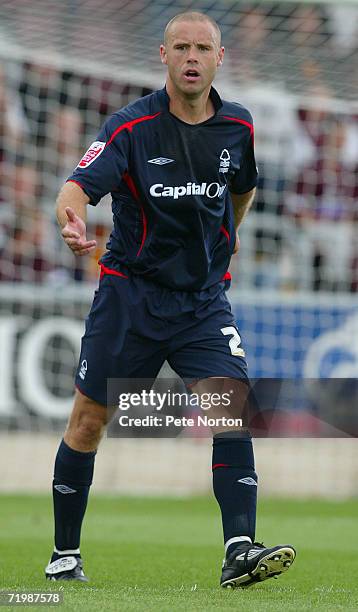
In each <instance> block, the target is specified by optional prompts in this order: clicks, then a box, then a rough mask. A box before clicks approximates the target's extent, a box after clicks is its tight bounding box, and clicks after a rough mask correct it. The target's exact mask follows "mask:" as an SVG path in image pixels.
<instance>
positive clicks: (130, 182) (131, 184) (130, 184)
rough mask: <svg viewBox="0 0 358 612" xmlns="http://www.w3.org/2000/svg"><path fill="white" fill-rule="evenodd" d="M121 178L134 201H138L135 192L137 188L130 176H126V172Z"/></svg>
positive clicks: (137, 194)
mask: <svg viewBox="0 0 358 612" xmlns="http://www.w3.org/2000/svg"><path fill="white" fill-rule="evenodd" d="M122 178H123V180H124V182H125V183H126V184H127V187H128V189H129V190H130V192H131V194H132V196H133V197H134V198H135V199H136V200H139V193H138V191H137V187H136V186H135V184H134V181H133V179H132V177H131V176H130V174H128V172H125V173H124V174H123V177H122Z"/></svg>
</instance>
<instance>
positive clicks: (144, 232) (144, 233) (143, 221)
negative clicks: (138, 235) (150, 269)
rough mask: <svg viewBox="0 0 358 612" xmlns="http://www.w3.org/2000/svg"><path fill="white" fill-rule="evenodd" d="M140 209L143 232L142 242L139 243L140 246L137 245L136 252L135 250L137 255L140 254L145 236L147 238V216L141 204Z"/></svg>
mask: <svg viewBox="0 0 358 612" xmlns="http://www.w3.org/2000/svg"><path fill="white" fill-rule="evenodd" d="M140 209H141V212H142V223H143V234H142V242H141V243H140V247H139V249H138V252H137V257H139V255H140V254H141V251H142V248H143V247H144V243H145V241H146V238H147V217H146V216H145V212H144V208H143V206H141V207H140Z"/></svg>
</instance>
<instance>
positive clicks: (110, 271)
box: [99, 263, 128, 279]
mask: <svg viewBox="0 0 358 612" xmlns="http://www.w3.org/2000/svg"><path fill="white" fill-rule="evenodd" d="M99 265H100V266H101V274H100V276H99V278H100V279H101V278H103V277H104V275H105V274H112V276H121V277H122V278H128V276H126V275H125V274H122V272H118V271H117V270H113V269H112V268H107V267H106V266H104V265H103V263H100V264H99Z"/></svg>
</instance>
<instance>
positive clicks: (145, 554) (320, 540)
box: [0, 494, 358, 612]
mask: <svg viewBox="0 0 358 612" xmlns="http://www.w3.org/2000/svg"><path fill="white" fill-rule="evenodd" d="M357 516H358V500H357V501H350V502H344V503H333V502H322V501H292V500H291V501H288V500H282V499H281V500H262V501H260V504H259V513H258V530H257V539H258V540H259V541H260V540H264V542H265V544H267V545H274V544H280V543H292V544H293V545H294V546H295V547H296V548H297V559H296V561H295V563H294V565H293V566H292V568H291V569H290V570H289V571H288V572H287V573H286V574H284V575H282V576H280V577H279V578H278V580H273V579H270V580H267V581H265V582H264V583H262V584H260V585H258V586H254V587H252V588H250V589H247V590H241V589H237V590H235V591H229V590H224V589H220V588H219V586H218V581H219V577H220V564H221V559H222V554H223V548H222V543H221V525H220V520H219V513H218V508H217V506H216V502H215V501H214V500H213V499H211V498H189V499H178V500H176V499H166V498H165V499H158V498H156V499H152V498H141V499H138V498H134V499H133V498H119V497H118V498H117V497H116V498H115V497H101V496H98V495H96V494H92V497H91V499H90V502H89V507H88V512H87V517H86V522H85V525H84V529H83V538H82V541H83V544H82V548H81V552H82V556H83V558H84V562H85V571H86V574H87V575H88V577H89V578H90V580H91V582H90V583H89V584H88V585H86V584H77V583H76V584H73V583H69V584H66V583H57V584H54V583H48V582H45V581H44V573H43V572H44V566H45V564H46V562H47V561H48V558H49V554H50V550H51V541H52V502H51V499H50V497H44V496H31V497H30V496H24V495H3V496H0V549H1V556H0V589H16V590H27V591H34V592H36V591H37V592H38V591H39V590H42V591H49V590H53V591H58V590H59V589H60V588H61V592H62V593H63V594H64V603H63V604H62V605H61V606H58V607H57V609H59V610H61V611H64V610H71V611H77V610H83V611H86V612H90V611H92V610H93V611H96V612H101V611H102V610H106V611H111V610H126V611H127V610H128V611H130V610H138V611H142V610H143V611H144V610H155V611H158V610H159V611H162V610H163V611H174V610H202V611H205V612H206V611H209V610H233V609H237V610H239V609H240V610H243V611H244V612H248V611H252V612H254V611H255V612H257V611H262V612H269V611H271V610H272V611H273V610H275V611H277V610H279V609H285V610H294V611H295V612H300V611H301V610H321V611H323V610H324V611H325V612H326V611H327V610H332V611H333V610H335V611H336V610H345V611H347V610H358V580H357V576H358V555H357V550H358V533H357V531H358V530H357ZM60 585H61V586H60ZM2 609H3V610H4V609H9V610H13V609H14V608H4V607H2ZM42 609H48V610H54V609H56V607H54V606H52V607H49V606H46V605H42Z"/></svg>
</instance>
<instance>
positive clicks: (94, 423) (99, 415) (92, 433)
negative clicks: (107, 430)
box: [66, 393, 107, 446]
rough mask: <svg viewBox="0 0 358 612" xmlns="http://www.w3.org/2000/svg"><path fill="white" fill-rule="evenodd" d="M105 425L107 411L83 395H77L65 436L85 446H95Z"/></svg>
mask: <svg viewBox="0 0 358 612" xmlns="http://www.w3.org/2000/svg"><path fill="white" fill-rule="evenodd" d="M106 423H107V411H106V409H105V407H104V406H101V405H100V404H97V403H96V402H94V401H93V400H91V399H90V398H88V397H85V396H84V395H82V394H80V393H77V395H76V399H75V404H74V407H73V411H72V414H71V416H70V419H69V423H68V426H67V431H66V435H67V437H71V438H72V439H75V440H76V441H77V442H79V443H81V444H85V445H86V446H93V445H96V444H97V443H98V442H99V440H100V438H101V436H102V433H103V429H104V427H105V425H106Z"/></svg>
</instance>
